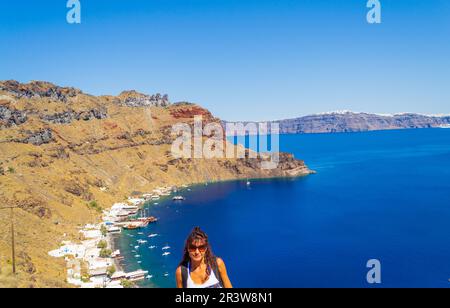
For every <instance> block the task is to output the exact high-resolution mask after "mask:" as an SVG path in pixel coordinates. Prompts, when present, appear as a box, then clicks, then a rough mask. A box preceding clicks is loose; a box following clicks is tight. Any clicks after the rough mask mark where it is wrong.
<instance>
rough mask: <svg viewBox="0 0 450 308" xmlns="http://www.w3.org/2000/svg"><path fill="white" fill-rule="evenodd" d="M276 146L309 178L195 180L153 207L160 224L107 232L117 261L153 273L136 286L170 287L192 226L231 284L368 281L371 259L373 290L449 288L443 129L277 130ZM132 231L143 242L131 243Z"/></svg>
mask: <svg viewBox="0 0 450 308" xmlns="http://www.w3.org/2000/svg"><path fill="white" fill-rule="evenodd" d="M280 147H281V150H282V151H285V152H292V153H294V154H295V156H296V157H297V158H301V159H304V160H305V162H306V164H307V165H308V166H309V167H310V168H311V169H314V170H316V171H317V174H315V175H311V176H307V177H303V178H297V179H274V180H253V181H252V182H251V185H250V186H249V187H247V185H246V183H245V181H244V182H242V181H239V182H225V183H215V184H209V185H208V186H205V185H200V186H196V187H193V188H191V190H190V191H188V190H184V191H183V192H182V195H184V196H185V197H186V201H184V202H182V203H175V202H172V201H171V200H166V201H163V202H160V203H159V204H158V205H154V204H153V203H151V204H149V207H148V208H149V209H150V213H151V214H152V215H155V216H157V217H159V218H160V220H159V221H158V222H157V223H156V224H153V225H150V226H149V227H148V228H146V229H144V230H141V231H125V232H123V233H122V235H120V236H118V237H117V239H116V245H117V246H118V248H119V249H120V250H121V251H122V253H123V254H124V255H125V257H126V258H127V261H126V262H125V264H124V266H125V269H126V270H128V271H130V270H135V269H141V268H142V269H145V270H148V271H149V272H150V274H151V275H153V277H152V278H151V279H149V280H146V281H144V282H143V283H142V284H141V286H146V287H151V286H159V287H174V286H175V278H174V272H175V268H176V267H177V264H178V262H179V261H180V258H181V255H182V249H183V244H184V239H185V237H186V236H187V234H188V233H189V231H190V230H191V228H192V227H193V226H196V225H198V226H201V227H202V228H203V229H204V230H205V231H206V232H207V233H208V234H209V237H210V241H211V244H212V248H213V250H214V252H215V253H216V255H218V256H220V257H222V258H223V259H224V261H225V263H226V265H227V269H228V273H229V276H230V278H231V281H232V283H233V285H234V286H235V287H374V285H370V284H368V283H367V281H366V274H367V272H368V270H369V269H368V268H367V267H366V263H367V261H368V260H369V259H378V260H379V261H380V262H381V282H382V283H381V284H380V285H377V286H381V287H449V286H450V282H449V278H450V262H449V261H450V129H422V130H399V131H379V132H365V133H343V134H311V135H282V136H280ZM139 232H142V233H143V234H139ZM151 233H157V234H158V236H156V237H154V238H148V237H147V236H148V235H149V234H151ZM138 239H146V240H148V243H146V244H143V245H140V246H139V248H137V249H135V248H134V246H136V245H138V244H137V242H136V241H137V240H138ZM151 245H155V246H157V247H156V248H154V249H150V248H149V246H151ZM166 245H169V246H170V247H171V248H170V249H169V250H167V251H170V252H171V254H170V255H168V256H162V252H163V250H162V249H161V248H162V247H163V246H166ZM133 250H134V251H133ZM136 255H139V256H137V257H136ZM138 261H139V262H141V263H138ZM164 274H166V275H168V276H164Z"/></svg>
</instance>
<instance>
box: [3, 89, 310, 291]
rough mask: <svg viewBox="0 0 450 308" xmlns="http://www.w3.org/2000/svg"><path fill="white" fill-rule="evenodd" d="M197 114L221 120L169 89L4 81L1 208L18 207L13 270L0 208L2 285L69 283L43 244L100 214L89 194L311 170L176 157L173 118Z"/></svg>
mask: <svg viewBox="0 0 450 308" xmlns="http://www.w3.org/2000/svg"><path fill="white" fill-rule="evenodd" d="M194 115H202V116H203V119H204V121H217V122H219V120H218V119H216V118H214V117H213V116H212V115H211V113H210V112H209V111H207V110H205V109H203V108H201V107H200V106H197V105H192V104H185V103H183V104H170V103H169V100H168V97H167V96H166V95H159V94H156V95H144V94H140V93H138V92H135V91H126V92H123V93H121V94H120V95H119V96H100V97H96V96H92V95H88V94H85V93H83V92H82V91H80V90H78V89H74V88H67V87H58V86H56V85H53V84H51V83H48V82H30V83H28V84H21V83H18V82H16V81H4V82H0V200H1V204H0V207H1V206H16V207H17V209H15V210H14V215H15V223H16V241H17V247H16V250H17V251H16V254H17V262H18V272H19V273H18V275H17V277H12V276H11V274H10V272H11V265H10V264H11V256H10V249H11V246H10V232H9V228H10V212H9V211H8V210H0V222H1V223H0V287H1V286H7V287H15V286H18V287H52V286H56V287H59V286H66V284H65V282H64V279H65V269H64V262H63V260H57V259H54V258H51V257H49V256H48V254H47V253H48V251H50V250H52V249H55V248H57V247H58V244H59V243H60V242H61V241H62V240H68V239H76V238H78V237H79V235H78V231H77V227H79V226H82V225H84V224H86V223H89V222H95V221H96V220H97V219H98V218H99V213H98V211H96V210H95V209H89V208H88V204H89V202H91V201H94V200H95V201H96V202H97V204H98V205H99V206H101V207H103V208H107V207H109V206H111V205H112V204H113V203H115V202H120V201H123V200H124V199H125V198H126V197H128V196H130V195H131V194H138V193H139V192H141V193H145V192H148V191H151V190H152V189H154V188H155V187H158V186H163V185H182V184H193V183H201V182H205V181H218V180H229V179H239V178H255V177H274V176H298V175H305V174H308V173H309V170H308V168H307V167H306V166H305V165H304V163H303V162H302V161H299V160H296V159H294V158H293V157H292V156H291V155H289V154H282V155H281V163H280V165H279V167H278V168H277V169H274V170H262V169H261V168H259V166H260V160H255V159H175V158H174V157H172V156H171V152H170V149H171V144H172V141H173V140H174V138H176V136H174V135H173V134H171V126H172V125H173V124H174V123H177V122H186V123H189V124H192V121H193V116H194Z"/></svg>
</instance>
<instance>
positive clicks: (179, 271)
mask: <svg viewBox="0 0 450 308" xmlns="http://www.w3.org/2000/svg"><path fill="white" fill-rule="evenodd" d="M175 274H176V275H177V277H181V266H178V267H177V270H176V272H175Z"/></svg>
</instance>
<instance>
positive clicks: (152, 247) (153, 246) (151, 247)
mask: <svg viewBox="0 0 450 308" xmlns="http://www.w3.org/2000/svg"><path fill="white" fill-rule="evenodd" d="M148 248H150V249H155V248H156V246H155V245H152V246H150V247H148Z"/></svg>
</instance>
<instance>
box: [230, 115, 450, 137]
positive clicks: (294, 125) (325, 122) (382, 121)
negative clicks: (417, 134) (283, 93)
mask: <svg viewBox="0 0 450 308" xmlns="http://www.w3.org/2000/svg"><path fill="white" fill-rule="evenodd" d="M274 122H275V123H279V124H280V133H281V134H313V133H347V132H364V131H375V130H393V129H414V128H437V127H448V126H450V115H422V114H415V113H400V114H392V115H390V114H371V113H364V112H352V111H337V112H329V113H320V114H314V115H308V116H303V117H299V118H293V119H286V120H278V121H274ZM225 123H227V122H225ZM248 123H258V122H245V124H248Z"/></svg>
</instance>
